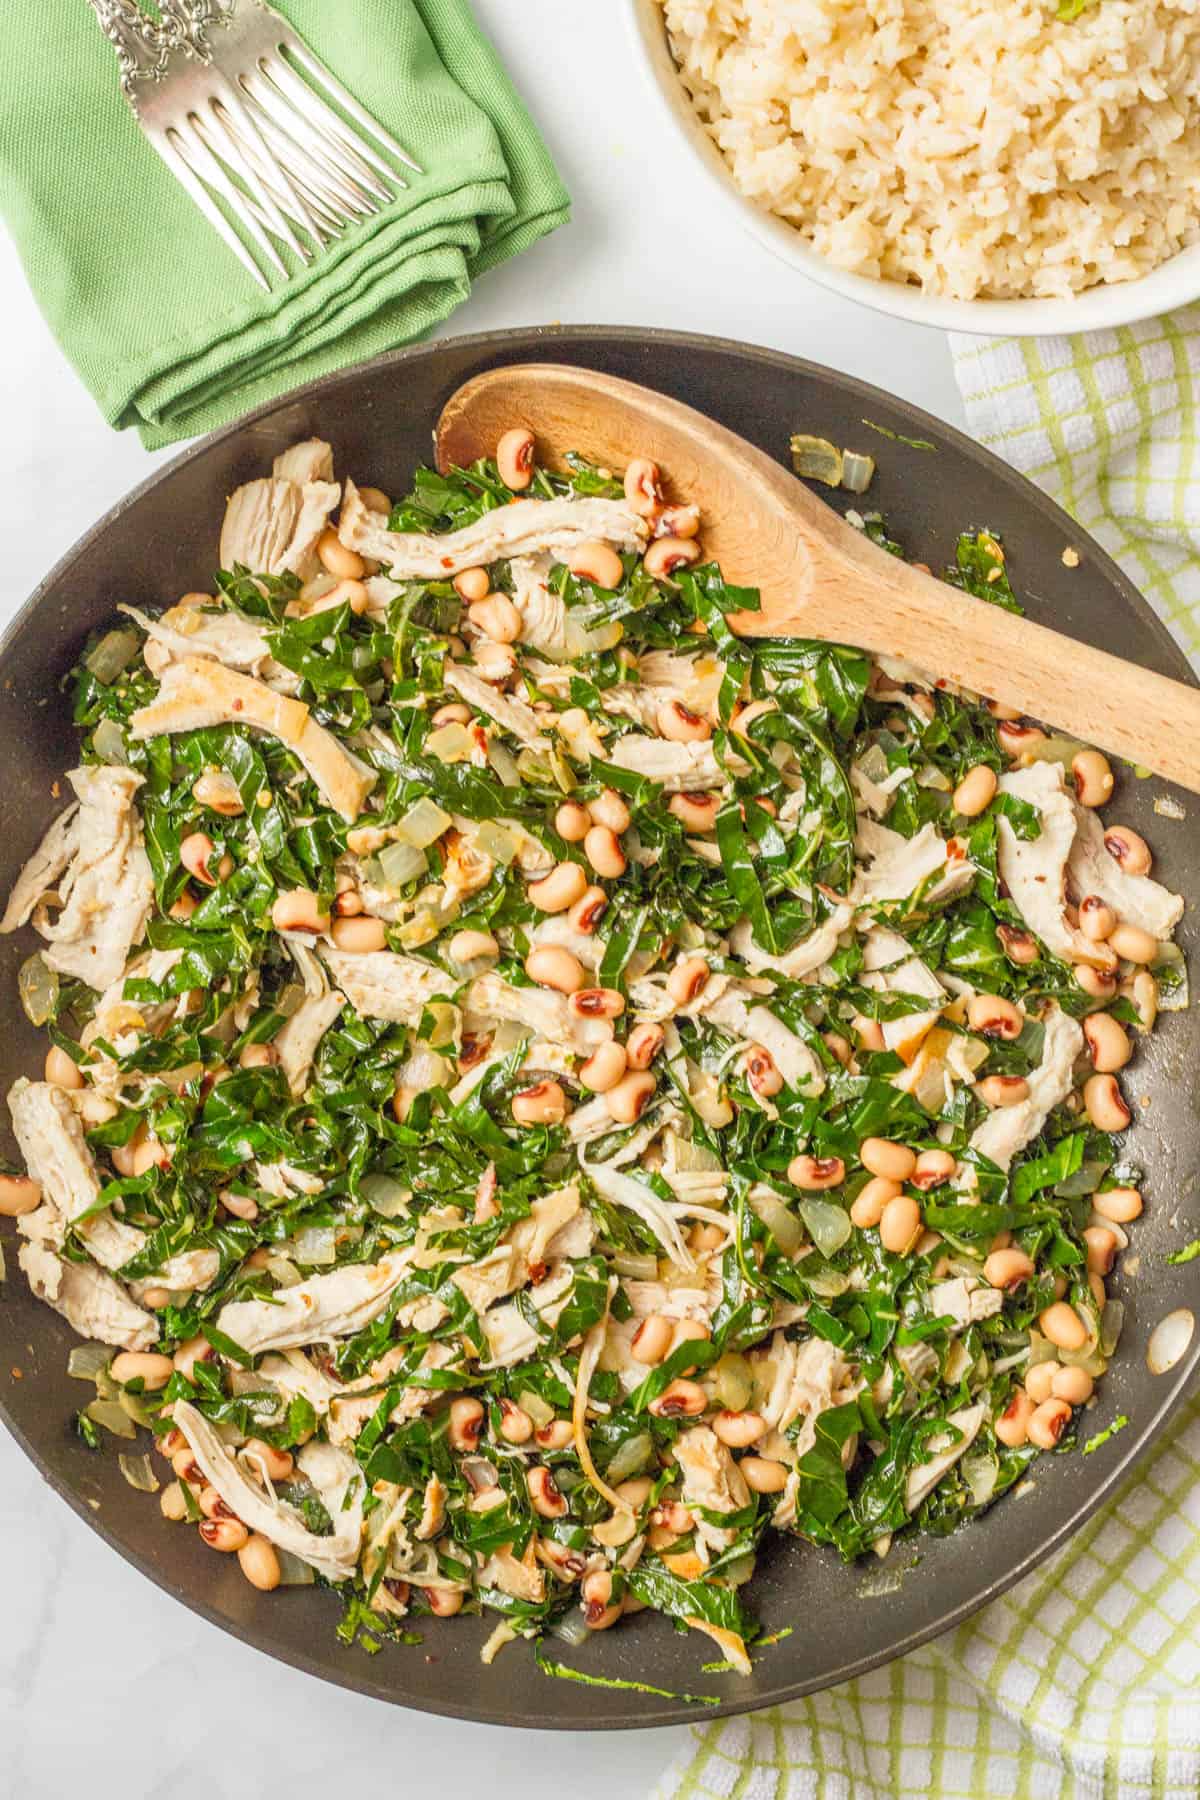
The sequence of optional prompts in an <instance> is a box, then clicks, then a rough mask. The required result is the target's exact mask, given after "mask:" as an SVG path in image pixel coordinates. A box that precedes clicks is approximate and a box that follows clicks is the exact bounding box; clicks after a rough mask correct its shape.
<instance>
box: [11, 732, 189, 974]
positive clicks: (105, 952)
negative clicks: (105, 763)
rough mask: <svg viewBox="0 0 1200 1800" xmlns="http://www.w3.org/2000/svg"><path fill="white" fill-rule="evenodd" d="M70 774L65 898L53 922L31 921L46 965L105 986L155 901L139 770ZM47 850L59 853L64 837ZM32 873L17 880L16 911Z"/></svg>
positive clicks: (125, 958)
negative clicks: (72, 813) (75, 804)
mask: <svg viewBox="0 0 1200 1800" xmlns="http://www.w3.org/2000/svg"><path fill="white" fill-rule="evenodd" d="M67 779H68V780H69V781H70V783H71V786H72V787H73V788H74V790H75V792H76V794H77V795H78V797H79V811H78V813H77V814H76V817H75V821H74V829H75V839H74V849H73V853H72V856H71V860H70V865H69V867H68V868H67V871H66V874H65V876H64V877H63V879H62V880H61V881H59V886H58V892H59V894H60V896H61V897H62V898H63V899H65V901H66V905H65V906H64V907H63V909H62V911H61V912H60V913H59V915H58V917H57V919H56V920H55V921H54V923H53V924H51V923H50V922H49V921H48V920H46V919H44V918H42V917H41V916H40V915H39V916H38V917H37V918H35V921H34V922H35V925H36V927H37V929H38V931H39V932H40V933H41V935H42V937H44V938H45V939H46V941H47V943H48V944H49V945H50V948H49V949H48V950H44V951H43V952H42V960H43V961H44V962H45V963H46V964H47V966H48V967H49V968H51V969H56V970H57V971H58V973H59V974H60V975H74V976H75V977H76V978H77V979H78V980H80V981H86V982H87V984H88V986H89V987H93V988H96V989H97V990H103V989H104V988H107V987H110V986H111V985H112V983H113V982H114V981H116V980H117V978H118V976H120V975H121V974H122V972H123V971H124V968H125V964H126V963H127V961H128V960H129V952H130V950H131V948H132V947H133V945H134V944H140V943H141V941H142V938H143V936H144V935H145V931H146V921H147V920H148V919H149V917H150V909H151V907H152V906H153V904H154V877H153V874H152V872H151V869H150V859H149V857H148V856H147V855H146V851H145V847H144V845H143V842H142V821H141V819H140V817H139V815H138V810H137V807H136V806H135V805H134V803H133V796H134V795H135V794H136V792H137V790H138V788H140V787H141V785H142V777H141V776H140V775H137V774H135V773H134V771H133V770H132V769H110V768H103V767H88V768H83V769H72V770H71V772H70V774H69V775H68V777H67ZM44 848H45V846H44V845H43V849H44ZM40 854H41V853H40V852H39V855H40ZM49 854H52V855H53V856H54V857H55V858H56V859H57V857H58V856H59V855H60V854H61V844H58V845H56V846H55V847H54V848H53V849H52V851H51V852H50V853H49ZM60 872H61V871H60ZM35 879H37V878H36V877H35V876H33V875H30V877H29V881H28V883H26V882H25V876H24V875H22V877H21V880H20V881H19V882H18V890H20V898H19V901H18V899H17V896H16V895H14V901H13V902H10V908H11V907H12V906H13V905H14V903H15V910H16V913H17V915H19V914H20V912H21V911H23V909H24V907H25V903H26V897H27V893H28V888H29V887H30V886H31V885H32V883H33V881H34V880H35ZM23 884H24V885H23Z"/></svg>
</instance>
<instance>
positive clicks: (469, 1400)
mask: <svg viewBox="0 0 1200 1800" xmlns="http://www.w3.org/2000/svg"><path fill="white" fill-rule="evenodd" d="M483 1421H484V1410H483V1402H482V1401H480V1400H476V1399H475V1398H474V1396H473V1395H470V1394H459V1395H458V1396H457V1397H456V1398H455V1399H453V1400H452V1401H451V1402H450V1406H449V1409H448V1412H447V1427H446V1435H447V1437H448V1438H449V1440H450V1447H451V1449H453V1450H457V1451H458V1452H459V1454H460V1455H468V1456H469V1455H470V1454H471V1453H472V1452H473V1451H475V1450H478V1448H479V1439H480V1437H481V1436H482V1434H483Z"/></svg>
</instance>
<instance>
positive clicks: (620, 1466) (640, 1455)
mask: <svg viewBox="0 0 1200 1800" xmlns="http://www.w3.org/2000/svg"><path fill="white" fill-rule="evenodd" d="M653 1455H654V1441H653V1439H652V1438H651V1436H650V1433H649V1432H648V1431H639V1432H638V1434H637V1436H636V1437H631V1438H626V1439H625V1442H624V1443H623V1444H622V1445H621V1446H620V1448H619V1449H618V1451H617V1453H616V1455H615V1456H614V1457H613V1459H612V1461H611V1462H610V1463H609V1465H608V1479H609V1481H611V1482H614V1483H615V1482H619V1481H628V1480H629V1477H630V1476H631V1475H640V1474H641V1473H642V1471H643V1470H644V1469H647V1468H648V1467H649V1466H650V1462H651V1459H652V1457H653Z"/></svg>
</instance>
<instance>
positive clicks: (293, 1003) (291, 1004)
mask: <svg viewBox="0 0 1200 1800" xmlns="http://www.w3.org/2000/svg"><path fill="white" fill-rule="evenodd" d="M303 1005H304V987H303V984H302V983H301V982H299V981H289V982H288V984H287V986H286V987H283V988H280V990H279V992H278V994H277V995H276V996H275V1007H274V1010H275V1011H276V1012H277V1013H278V1014H279V1016H280V1018H281V1019H290V1018H291V1016H292V1014H293V1013H294V1012H299V1010H300V1008H301V1007H302V1006H303Z"/></svg>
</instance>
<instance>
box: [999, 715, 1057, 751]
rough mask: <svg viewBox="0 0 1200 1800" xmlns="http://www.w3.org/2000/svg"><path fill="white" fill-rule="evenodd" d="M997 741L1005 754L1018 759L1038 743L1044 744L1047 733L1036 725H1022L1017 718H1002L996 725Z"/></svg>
mask: <svg viewBox="0 0 1200 1800" xmlns="http://www.w3.org/2000/svg"><path fill="white" fill-rule="evenodd" d="M996 741H997V743H998V744H999V746H1000V748H1001V749H1002V750H1003V752H1004V754H1005V756H1010V757H1013V758H1014V759H1016V758H1019V757H1022V756H1024V755H1025V754H1026V752H1027V751H1029V750H1032V749H1034V748H1035V747H1036V746H1037V745H1038V744H1044V743H1045V741H1046V734H1045V732H1044V731H1039V729H1038V727H1037V726H1036V725H1022V724H1021V723H1020V721H1019V720H1017V719H1002V720H1001V722H1000V724H999V725H997V727H996Z"/></svg>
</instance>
